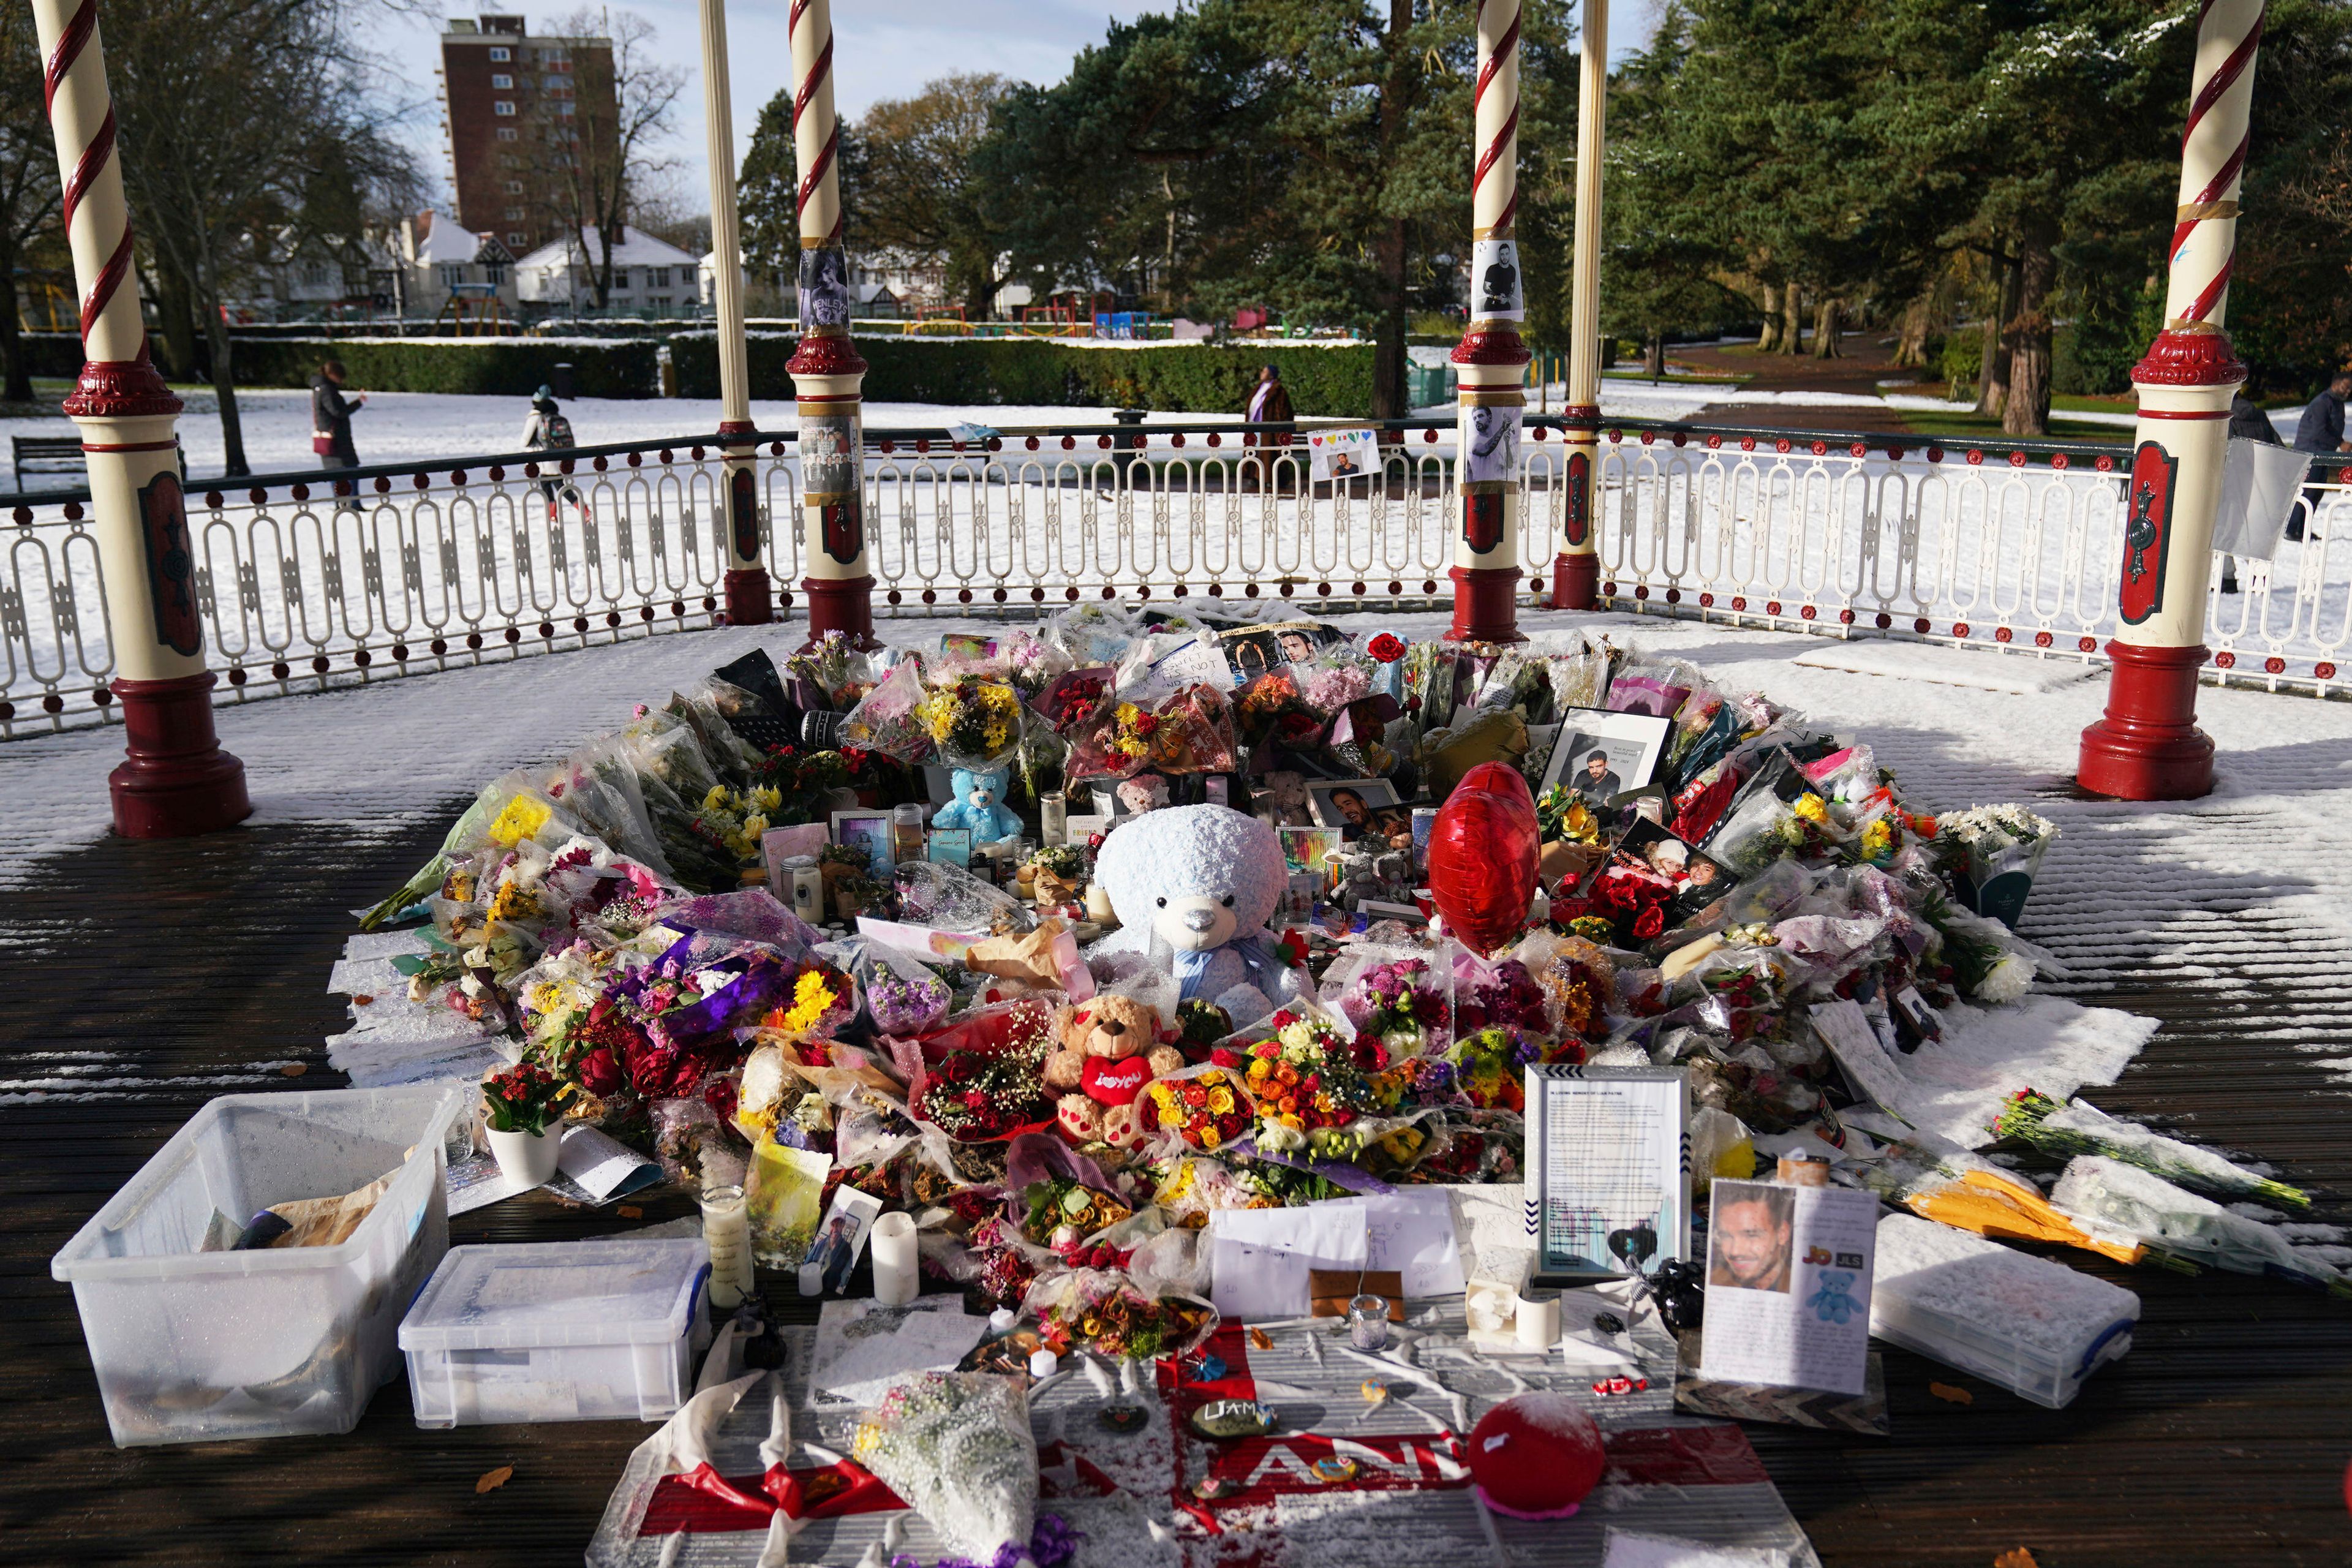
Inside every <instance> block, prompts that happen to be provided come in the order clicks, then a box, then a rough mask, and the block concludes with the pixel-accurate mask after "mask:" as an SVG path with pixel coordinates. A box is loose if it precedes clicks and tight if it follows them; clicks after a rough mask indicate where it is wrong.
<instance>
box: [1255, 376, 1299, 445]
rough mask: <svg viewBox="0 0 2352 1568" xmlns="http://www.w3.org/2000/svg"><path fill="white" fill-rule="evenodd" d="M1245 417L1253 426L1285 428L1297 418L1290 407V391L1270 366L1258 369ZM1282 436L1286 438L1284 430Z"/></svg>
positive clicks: (1286, 433)
mask: <svg viewBox="0 0 2352 1568" xmlns="http://www.w3.org/2000/svg"><path fill="white" fill-rule="evenodd" d="M1245 417H1246V418H1247V419H1248V420H1249V422H1250V423H1251V424H1253V425H1281V426H1288V425H1290V424H1291V423H1292V422H1293V421H1294V420H1296V419H1297V417H1298V416H1297V412H1296V411H1295V410H1294V409H1292V407H1291V406H1290V389H1289V388H1288V387H1286V386H1285V385H1283V384H1282V372H1280V371H1278V370H1276V368H1275V367H1274V366H1272V365H1270V364H1268V365H1261V366H1259V367H1258V373H1257V385H1255V387H1253V388H1251V389H1250V400H1249V409H1248V412H1247V414H1246V416H1245ZM1284 435H1285V436H1286V437H1287V435H1288V431H1287V430H1285V431H1284Z"/></svg>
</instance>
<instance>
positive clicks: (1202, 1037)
mask: <svg viewBox="0 0 2352 1568" xmlns="http://www.w3.org/2000/svg"><path fill="white" fill-rule="evenodd" d="M1233 1032H1234V1016H1233V1015H1232V1014H1231V1013H1228V1012H1226V1011H1225V1010H1224V1009H1223V1007H1220V1006H1218V1005H1216V1004H1215V1003H1213V1002H1203V1001H1202V1000H1201V999H1200V998H1199V997H1197V996H1195V997H1192V998H1189V999H1187V1000H1185V1001H1182V1002H1179V1003H1177V1004H1176V1047H1177V1049H1179V1050H1181V1051H1182V1052H1184V1053H1185V1055H1186V1056H1188V1057H1190V1058H1192V1060H1194V1061H1198V1060H1200V1059H1201V1058H1200V1057H1199V1055H1198V1053H1200V1052H1202V1051H1205V1050H1207V1049H1208V1048H1209V1047H1212V1046H1213V1045H1215V1044H1216V1043H1217V1042H1218V1041H1219V1040H1222V1039H1223V1038H1224V1037H1226V1036H1227V1035H1230V1034H1232V1033H1233ZM1229 1065H1234V1066H1238V1065H1239V1062H1238V1059H1236V1061H1235V1062H1234V1063H1233V1064H1229Z"/></svg>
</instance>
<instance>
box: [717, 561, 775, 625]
mask: <svg viewBox="0 0 2352 1568" xmlns="http://www.w3.org/2000/svg"><path fill="white" fill-rule="evenodd" d="M775 618H776V614H775V605H774V603H773V602H772V600H771V599H770V598H769V597H768V574H766V573H765V572H762V571H761V570H760V569H759V568H758V567H756V566H743V567H738V568H736V569H734V570H732V571H730V572H729V573H728V574H727V624H728V625H729V626H766V625H768V624H769V623H770V622H771V621H773V620H774V619H775Z"/></svg>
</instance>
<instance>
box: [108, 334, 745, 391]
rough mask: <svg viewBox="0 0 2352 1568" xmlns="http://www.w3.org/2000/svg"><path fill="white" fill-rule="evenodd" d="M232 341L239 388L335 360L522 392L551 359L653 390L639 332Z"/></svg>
mask: <svg viewBox="0 0 2352 1568" xmlns="http://www.w3.org/2000/svg"><path fill="white" fill-rule="evenodd" d="M234 344H235V346H234V348H233V349H232V351H231V353H230V361H229V363H230V364H231V365H232V366H233V367H234V368H235V371H236V380H237V383H238V384H240V385H243V386H308V385H310V378H311V377H312V376H313V375H315V374H318V370H319V363H320V361H321V360H328V359H339V360H341V361H342V362H343V366H344V368H345V369H346V370H347V371H349V372H350V383H351V384H352V386H353V387H356V388H361V389H363V390H365V391H369V392H462V393H486V394H488V395H493V396H500V397H528V396H530V395H531V393H533V392H534V391H536V390H537V389H538V388H539V387H540V386H541V385H543V384H547V383H548V382H551V381H552V380H553V379H554V375H555V367H556V366H557V365H558V364H569V365H570V366H572V384H573V386H574V388H575V389H576V390H577V391H578V393H579V394H580V395H582V396H583V397H652V396H654V395H656V391H657V387H656V383H655V372H654V358H655V353H656V345H655V344H654V343H653V342H650V341H648V340H646V339H643V338H639V339H635V340H628V339H614V340H608V341H605V342H593V343H590V342H576V341H574V342H565V341H564V340H562V339H560V338H559V339H546V338H437V339H436V338H408V339H390V338H385V339H376V340H373V341H371V340H359V341H353V340H351V339H328V338H238V339H236V340H234ZM76 367H77V369H78V368H79V359H77V361H76ZM713 381H714V387H713V390H712V391H711V392H709V393H708V394H705V395H706V396H716V395H718V394H717V390H716V386H715V382H716V376H715V375H714V377H713Z"/></svg>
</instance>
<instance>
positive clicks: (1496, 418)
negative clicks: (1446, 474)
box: [1462, 392, 1528, 489]
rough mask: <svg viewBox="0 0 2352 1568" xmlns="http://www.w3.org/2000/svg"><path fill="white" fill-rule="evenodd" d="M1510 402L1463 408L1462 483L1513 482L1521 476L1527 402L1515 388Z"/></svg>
mask: <svg viewBox="0 0 2352 1568" xmlns="http://www.w3.org/2000/svg"><path fill="white" fill-rule="evenodd" d="M1510 397H1511V401H1510V402H1508V403H1478V404H1473V405H1470V406H1469V407H1467V408H1465V410H1464V411H1463V420H1462V425H1463V431H1462V435H1463V443H1462V484H1463V488H1464V489H1468V488H1469V487H1470V486H1472V485H1514V484H1517V482H1518V479H1519V427H1520V426H1521V424H1522V423H1524V422H1525V420H1526V418H1527V413H1528V410H1527V405H1526V403H1525V401H1524V400H1523V399H1521V397H1520V396H1519V395H1518V394H1517V393H1516V392H1514V393H1512V394H1510Z"/></svg>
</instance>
